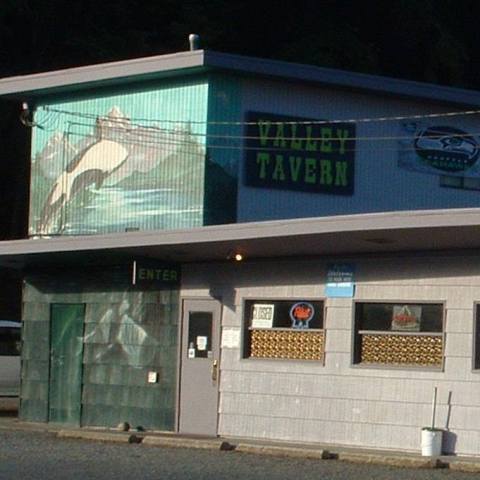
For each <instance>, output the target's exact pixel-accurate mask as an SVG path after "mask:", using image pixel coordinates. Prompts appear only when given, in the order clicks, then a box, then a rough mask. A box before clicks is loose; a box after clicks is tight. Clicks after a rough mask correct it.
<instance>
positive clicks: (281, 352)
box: [250, 330, 324, 360]
mask: <svg viewBox="0 0 480 480" xmlns="http://www.w3.org/2000/svg"><path fill="white" fill-rule="evenodd" d="M250 333H251V344H250V346H251V354H250V356H251V357H256V358H286V359H292V360H322V359H323V353H324V335H323V332H319V331H311V330H310V331H305V330H251V331H250Z"/></svg>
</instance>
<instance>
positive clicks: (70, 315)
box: [48, 303, 85, 425]
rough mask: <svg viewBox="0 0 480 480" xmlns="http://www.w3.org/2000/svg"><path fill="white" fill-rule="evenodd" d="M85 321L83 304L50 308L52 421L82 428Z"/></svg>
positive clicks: (49, 413)
mask: <svg viewBox="0 0 480 480" xmlns="http://www.w3.org/2000/svg"><path fill="white" fill-rule="evenodd" d="M84 318H85V304H83V303H78V304H64V303H53V304H52V305H51V310H50V381H49V407H48V420H49V421H50V422H56V423H64V424H71V425H80V414H81V396H82V357H83V324H84Z"/></svg>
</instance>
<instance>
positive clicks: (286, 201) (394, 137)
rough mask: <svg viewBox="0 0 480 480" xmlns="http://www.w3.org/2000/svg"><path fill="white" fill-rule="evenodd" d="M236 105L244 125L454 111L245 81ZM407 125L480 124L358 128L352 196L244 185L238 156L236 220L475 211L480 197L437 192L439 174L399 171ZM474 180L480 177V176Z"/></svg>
mask: <svg viewBox="0 0 480 480" xmlns="http://www.w3.org/2000/svg"><path fill="white" fill-rule="evenodd" d="M241 101H242V104H241V108H242V118H243V119H245V116H246V113H247V112H249V111H255V112H263V113H271V114H277V115H287V116H292V117H303V118H309V119H318V120H346V119H361V118H372V117H373V118H377V117H392V116H396V115H406V116H409V115H416V114H426V113H434V112H437V113H441V112H447V111H452V110H458V109H459V108H458V107H455V106H445V105H433V104H427V103H421V102H415V101H413V100H405V99H399V98H394V97H388V98H387V97H382V96H375V95H374V94H367V93H358V92H351V91H347V90H340V89H338V90H333V89H331V88H326V87H314V86H301V85H294V84H288V83H283V82H280V81H273V80H253V79H252V80H250V79H245V80H243V81H242V84H241ZM405 123H407V124H408V123H409V124H415V125H414V127H415V128H417V129H421V128H424V127H427V126H432V125H445V124H446V125H448V126H449V127H456V128H460V129H462V130H463V131H464V132H468V133H470V134H474V133H476V132H479V131H480V120H479V119H478V118H476V116H460V117H451V118H441V117H439V118H432V119H423V120H413V119H412V120H410V122H408V120H407V121H400V120H392V121H383V122H357V123H356V139H355V146H354V149H355V152H354V153H355V159H354V161H355V180H354V193H353V195H352V196H345V195H335V194H326V193H306V192H298V191H296V192H294V191H290V190H281V189H268V188H256V187H251V186H247V185H245V168H244V162H245V155H243V156H242V159H241V165H240V169H239V170H240V175H241V177H240V182H239V192H238V221H243V222H245V221H256V220H269V219H281V218H295V217H316V216H324V215H339V214H353V213H365V212H380V211H395V210H412V209H413V210H417V209H432V208H433V209H434V208H461V207H479V206H480V191H478V190H477V191H468V190H461V189H452V188H445V187H441V186H440V174H438V173H437V174H436V175H435V174H431V173H425V172H421V171H413V170H406V169H405V168H400V167H399V162H400V161H401V158H402V155H405V154H410V153H411V152H412V150H413V147H412V136H411V135H410V137H409V135H408V134H406V133H405V129H404V128H403V127H404V126H405ZM409 126H410V127H411V125H407V127H409ZM474 175H477V176H479V174H478V172H474Z"/></svg>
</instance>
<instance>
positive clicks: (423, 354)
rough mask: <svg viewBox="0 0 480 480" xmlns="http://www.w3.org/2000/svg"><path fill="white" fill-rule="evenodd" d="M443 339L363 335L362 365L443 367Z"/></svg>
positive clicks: (423, 336)
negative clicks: (386, 364)
mask: <svg viewBox="0 0 480 480" xmlns="http://www.w3.org/2000/svg"><path fill="white" fill-rule="evenodd" d="M442 357H443V339H442V337H441V336H428V335H374V334H371V335H370V334H363V335H362V350H361V361H362V363H389V364H398V365H423V366H436V367H440V366H441V365H442Z"/></svg>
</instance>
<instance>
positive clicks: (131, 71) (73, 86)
mask: <svg viewBox="0 0 480 480" xmlns="http://www.w3.org/2000/svg"><path fill="white" fill-rule="evenodd" d="M207 71H225V72H232V73H235V74H239V75H242V74H243V75H249V76H263V77H265V76H266V77H274V78H281V79H285V80H289V81H296V82H308V83H314V84H321V85H332V86H337V87H343V88H349V89H356V90H365V91H375V92H378V93H383V94H388V95H395V96H403V97H414V98H418V99H425V100H434V101H437V102H442V103H447V104H448V103H451V104H456V105H463V106H480V92H477V91H473V90H465V89H461V88H453V87H445V86H441V85H435V84H429V83H421V82H414V81H409V80H400V79H395V78H389V77H382V76H378V75H368V74H362V73H355V72H349V71H344V70H337V69H331V68H322V67H316V66H312V65H305V64H297V63H290V62H283V61H277V60H269V59H262V58H255V57H247V56H241V55H233V54H226V53H219V52H214V51H210V50H195V51H188V52H180V53H174V54H168V55H158V56H152V57H145V58H137V59H133V60H125V61H119V62H110V63H102V64H97V65H89V66H83V67H77V68H69V69H64V70H57V71H50V72H45V73H36V74H32V75H21V76H15V77H8V78H3V79H0V96H3V97H6V98H13V99H18V100H29V99H33V98H35V97H39V96H44V95H48V94H58V93H64V92H74V91H78V90H82V89H91V88H96V87H110V86H120V85H126V84H128V83H130V82H138V81H147V80H152V79H161V78H166V77H171V76H179V75H189V74H194V73H201V72H207Z"/></svg>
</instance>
